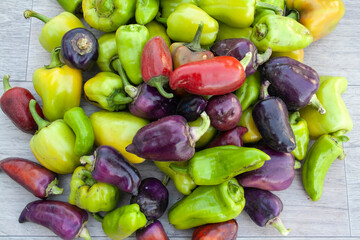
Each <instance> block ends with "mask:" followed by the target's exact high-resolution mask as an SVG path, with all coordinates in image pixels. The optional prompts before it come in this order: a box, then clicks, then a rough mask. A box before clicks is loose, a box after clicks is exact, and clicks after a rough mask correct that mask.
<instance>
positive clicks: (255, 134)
mask: <svg viewBox="0 0 360 240" xmlns="http://www.w3.org/2000/svg"><path fill="white" fill-rule="evenodd" d="M252 109H253V107H252V106H251V107H249V108H248V109H246V110H245V111H243V112H242V115H241V119H240V122H239V124H238V126H243V127H246V128H247V130H248V131H247V132H246V133H245V134H244V135H243V141H244V143H255V142H258V141H260V140H261V138H262V136H261V134H260V133H259V130H258V129H257V127H256V125H255V122H254V119H253V117H252Z"/></svg>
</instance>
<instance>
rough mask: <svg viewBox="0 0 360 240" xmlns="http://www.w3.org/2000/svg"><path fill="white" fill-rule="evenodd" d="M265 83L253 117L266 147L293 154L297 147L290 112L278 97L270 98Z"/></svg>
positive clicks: (266, 83)
mask: <svg viewBox="0 0 360 240" xmlns="http://www.w3.org/2000/svg"><path fill="white" fill-rule="evenodd" d="M269 85H270V82H269V81H265V82H264V84H263V85H262V87H261V88H262V89H261V92H260V100H259V101H258V102H257V103H256V104H255V105H254V107H253V110H252V116H253V119H254V122H255V125H256V127H257V129H258V130H259V133H260V134H261V136H262V138H263V140H264V142H265V143H266V145H268V146H269V147H271V148H272V149H274V150H276V151H278V152H292V151H293V150H294V149H295V147H296V142H295V136H294V132H293V130H292V128H291V125H290V122H289V116H288V110H287V108H286V105H285V103H284V102H283V101H282V100H281V99H280V98H278V97H270V96H269V95H268V93H267V88H268V87H269Z"/></svg>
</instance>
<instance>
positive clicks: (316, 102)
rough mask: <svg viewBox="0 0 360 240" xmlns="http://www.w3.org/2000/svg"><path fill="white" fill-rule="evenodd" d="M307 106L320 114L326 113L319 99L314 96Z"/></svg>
mask: <svg viewBox="0 0 360 240" xmlns="http://www.w3.org/2000/svg"><path fill="white" fill-rule="evenodd" d="M309 105H310V106H312V107H313V108H315V109H316V110H317V111H318V112H319V113H320V114H325V113H326V110H325V108H324V107H323V105H322V104H321V102H320V101H319V99H318V98H317V97H316V94H314V95H313V96H312V97H311V99H310V102H309Z"/></svg>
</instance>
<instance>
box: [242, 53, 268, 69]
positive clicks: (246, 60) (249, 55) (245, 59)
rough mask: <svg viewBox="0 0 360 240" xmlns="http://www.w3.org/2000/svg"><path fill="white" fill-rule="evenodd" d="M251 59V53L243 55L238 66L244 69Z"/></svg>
mask: <svg viewBox="0 0 360 240" xmlns="http://www.w3.org/2000/svg"><path fill="white" fill-rule="evenodd" d="M270 55H271V54H270ZM251 58H252V53H251V52H248V53H246V54H245V57H244V58H243V59H241V61H240V64H241V65H242V66H243V68H244V69H245V68H246V67H247V66H248V65H249V63H250V61H251Z"/></svg>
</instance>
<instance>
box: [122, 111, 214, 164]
mask: <svg viewBox="0 0 360 240" xmlns="http://www.w3.org/2000/svg"><path fill="white" fill-rule="evenodd" d="M201 118H202V119H203V122H202V124H201V125H200V126H199V127H190V126H189V125H188V123H187V121H186V119H185V118H184V117H182V116H180V115H172V116H168V117H164V118H162V119H160V120H157V121H155V122H152V123H150V124H148V125H146V126H144V127H143V128H141V129H140V130H139V131H138V132H137V133H136V135H135V136H134V138H133V142H132V143H131V144H130V145H128V146H127V147H126V151H128V152H130V153H133V154H135V155H137V156H138V157H141V158H145V159H147V160H154V161H187V160H189V159H190V158H191V157H192V156H193V155H194V153H195V143H196V141H197V140H199V139H200V137H201V136H202V135H203V134H204V133H205V132H206V131H207V129H208V128H209V126H210V119H209V116H208V115H207V114H206V113H205V112H203V113H202V114H201Z"/></svg>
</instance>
